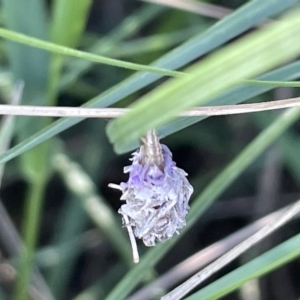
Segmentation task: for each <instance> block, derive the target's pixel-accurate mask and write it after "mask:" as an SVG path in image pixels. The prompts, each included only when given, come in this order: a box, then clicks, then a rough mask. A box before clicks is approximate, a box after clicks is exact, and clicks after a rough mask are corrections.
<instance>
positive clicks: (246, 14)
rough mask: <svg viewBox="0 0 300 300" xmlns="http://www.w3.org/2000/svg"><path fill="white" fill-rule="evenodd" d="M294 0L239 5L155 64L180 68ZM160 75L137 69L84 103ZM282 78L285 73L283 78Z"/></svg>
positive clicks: (111, 99)
mask: <svg viewBox="0 0 300 300" xmlns="http://www.w3.org/2000/svg"><path fill="white" fill-rule="evenodd" d="M293 3H295V1H294V0H287V1H281V0H273V1H270V0H269V1H264V2H263V3H261V1H260V0H252V1H250V2H249V3H247V4H246V5H244V6H242V7H241V8H240V9H238V10H236V11H235V12H233V13H232V14H231V15H229V16H228V17H226V18H224V19H223V20H221V21H220V22H218V23H217V24H216V25H214V26H212V27H211V28H210V29H209V30H207V31H206V32H205V33H203V34H201V35H200V36H198V37H195V38H193V39H192V40H190V41H188V42H186V43H185V44H183V45H182V46H179V47H178V48H176V49H175V50H173V51H171V52H170V53H169V54H167V55H165V56H164V57H162V58H161V59H159V60H158V61H157V62H155V63H154V65H156V66H158V67H164V68H178V67H181V66H183V65H185V64H187V63H189V62H190V61H192V60H193V59H195V58H197V57H199V56H201V55H203V54H205V53H207V52H208V51H210V50H212V49H214V48H216V47H218V46H220V45H221V44H223V43H225V42H226V41H228V40H230V39H231V38H233V37H234V36H236V35H238V34H240V33H242V32H243V31H245V30H247V29H249V28H250V27H251V26H253V25H255V24H257V23H258V22H261V21H263V20H264V19H266V18H267V17H269V16H272V15H274V14H276V13H278V12H280V11H282V10H283V9H285V8H287V7H288V6H290V5H292V4H293ZM160 77H161V76H160V75H157V74H150V73H137V74H135V75H133V76H131V77H130V78H129V79H126V80H125V81H123V82H121V83H120V84H118V85H116V86H114V87H112V88H111V89H109V90H108V91H106V92H105V93H103V94H102V95H99V96H98V97H95V98H94V99H92V100H91V101H89V102H88V103H86V105H84V106H85V107H106V106H109V105H112V104H114V103H116V102H117V101H119V100H121V99H123V98H124V97H126V96H128V95H130V94H132V93H134V92H136V91H138V90H139V89H141V88H143V87H145V86H147V85H149V84H151V83H153V82H154V81H156V80H157V79H159V78H160ZM280 79H282V80H284V79H285V77H283V78H280ZM82 120H84V119H83V118H73V119H70V118H69V119H66V118H65V119H62V120H59V121H56V122H54V124H52V125H50V126H47V127H46V128H44V129H43V130H41V131H39V132H37V133H36V134H34V135H32V136H31V137H30V138H28V139H26V140H24V141H23V142H21V143H19V144H18V145H16V146H15V147H13V148H12V149H10V150H9V151H7V152H6V153H4V154H3V155H1V156H0V163H3V162H6V161H9V160H10V159H12V158H14V157H16V156H18V155H20V154H22V153H24V152H26V151H28V150H29V149H31V148H33V147H34V146H36V145H38V144H40V143H42V142H44V141H46V140H47V139H49V138H51V137H53V136H55V135H56V134H58V133H60V132H62V131H64V130H66V129H67V128H70V127H71V126H73V125H75V124H78V123H79V122H81V121H82Z"/></svg>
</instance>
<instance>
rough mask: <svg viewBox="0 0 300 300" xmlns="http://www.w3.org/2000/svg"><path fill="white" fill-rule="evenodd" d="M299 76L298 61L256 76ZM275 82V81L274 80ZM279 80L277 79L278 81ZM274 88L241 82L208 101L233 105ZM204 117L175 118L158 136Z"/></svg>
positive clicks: (264, 78)
mask: <svg viewBox="0 0 300 300" xmlns="http://www.w3.org/2000/svg"><path fill="white" fill-rule="evenodd" d="M299 77H300V61H296V62H294V63H291V64H289V65H286V66H284V67H281V68H278V69H276V70H274V71H271V72H269V73H266V74H264V75H262V76H260V77H258V78H257V81H271V80H272V81H273V80H293V79H297V78H299ZM274 82H275V81H274ZM278 82H279V81H278ZM272 88H274V86H273V85H253V86H252V85H248V84H242V85H239V86H238V87H235V88H233V89H230V90H229V91H227V92H225V93H222V95H220V96H218V97H215V98H213V99H212V100H211V101H210V104H211V105H233V104H238V103H241V102H243V101H246V100H248V99H251V98H253V97H255V96H258V95H260V94H263V93H265V92H267V91H270V90H271V89H272ZM204 119H206V117H205V116H203V117H193V118H188V117H184V118H177V119H176V120H174V121H172V122H169V123H168V124H166V125H164V126H162V127H161V128H159V129H158V136H159V137H160V138H162V137H165V136H167V135H170V134H172V133H174V132H176V131H179V130H181V129H183V128H186V127H188V126H190V125H193V124H195V123H197V122H199V121H201V120H204ZM136 146H137V144H136V143H135V144H132V148H136Z"/></svg>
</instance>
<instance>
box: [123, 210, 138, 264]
mask: <svg viewBox="0 0 300 300" xmlns="http://www.w3.org/2000/svg"><path fill="white" fill-rule="evenodd" d="M123 218H124V221H125V226H126V228H127V231H128V234H129V239H130V243H131V247H132V257H133V262H134V263H136V264H137V263H138V262H139V261H140V258H139V252H138V248H137V245H136V240H135V237H134V234H133V231H132V227H131V226H130V222H129V219H128V217H127V216H126V215H123Z"/></svg>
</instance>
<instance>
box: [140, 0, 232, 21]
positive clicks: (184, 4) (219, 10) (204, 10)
mask: <svg viewBox="0 0 300 300" xmlns="http://www.w3.org/2000/svg"><path fill="white" fill-rule="evenodd" d="M142 1H144V2H150V3H156V4H160V5H165V6H169V7H173V8H178V9H180V10H185V11H189V12H192V13H196V14H199V15H204V16H207V17H212V18H215V19H221V18H223V17H225V16H226V15H228V14H230V13H231V12H232V10H231V9H228V8H225V7H223V6H219V5H213V4H209V3H202V2H197V1H194V0H142Z"/></svg>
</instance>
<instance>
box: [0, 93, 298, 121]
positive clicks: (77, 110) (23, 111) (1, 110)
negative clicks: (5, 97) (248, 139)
mask: <svg viewBox="0 0 300 300" xmlns="http://www.w3.org/2000/svg"><path fill="white" fill-rule="evenodd" d="M298 106H300V97H297V98H290V99H284V100H276V101H268V102H260V103H251V104H237V105H221V106H203V107H195V108H192V109H189V110H187V111H184V112H182V113H180V114H179V116H181V117H200V116H207V117H208V116H222V115H235V114H245V113H253V112H260V111H267V110H275V109H284V108H289V107H298ZM127 112H129V109H127V108H86V107H53V106H25V105H3V104H2V105H0V115H16V116H36V117H73V118H76V117H77V118H78V117H82V118H107V119H110V118H117V117H120V116H122V115H124V114H125V113H127Z"/></svg>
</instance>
